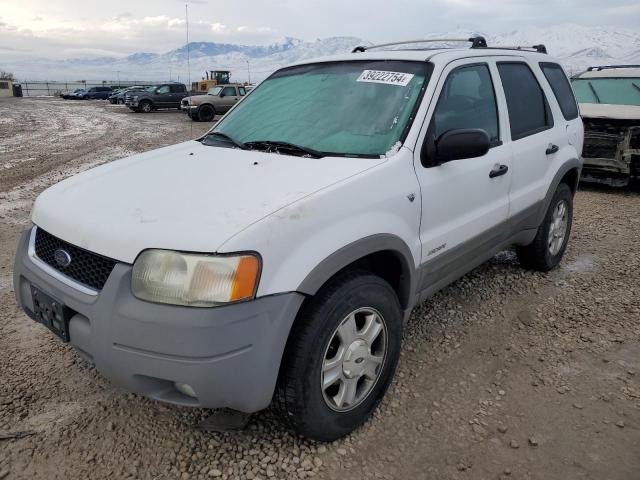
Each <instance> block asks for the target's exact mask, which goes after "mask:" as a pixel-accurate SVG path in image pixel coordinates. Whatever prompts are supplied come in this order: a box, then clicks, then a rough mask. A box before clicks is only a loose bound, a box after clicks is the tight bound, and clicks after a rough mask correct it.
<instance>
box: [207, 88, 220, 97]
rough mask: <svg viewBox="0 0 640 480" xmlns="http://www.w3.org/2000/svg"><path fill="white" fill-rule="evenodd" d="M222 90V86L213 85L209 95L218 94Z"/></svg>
mask: <svg viewBox="0 0 640 480" xmlns="http://www.w3.org/2000/svg"><path fill="white" fill-rule="evenodd" d="M221 91H222V87H211V88H210V89H209V91H208V92H207V95H218V94H219V93H220V92H221Z"/></svg>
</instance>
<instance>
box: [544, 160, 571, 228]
mask: <svg viewBox="0 0 640 480" xmlns="http://www.w3.org/2000/svg"><path fill="white" fill-rule="evenodd" d="M581 170H582V162H581V161H580V159H578V158H571V159H569V160H568V161H566V162H565V163H564V164H562V166H561V167H560V168H559V169H558V171H557V172H556V173H555V175H554V177H553V180H552V181H551V183H550V184H549V188H548V189H547V193H546V195H545V197H544V202H543V205H544V208H541V209H540V212H539V214H538V218H537V225H540V224H542V221H543V220H544V216H545V214H546V213H547V210H548V209H549V205H551V200H552V199H553V195H554V194H555V192H556V190H557V189H558V185H560V184H561V183H566V184H567V185H569V188H570V189H571V193H572V194H573V195H575V193H576V191H577V190H578V182H579V181H580V172H581Z"/></svg>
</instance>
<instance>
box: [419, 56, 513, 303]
mask: <svg viewBox="0 0 640 480" xmlns="http://www.w3.org/2000/svg"><path fill="white" fill-rule="evenodd" d="M495 75H496V71H495V64H493V62H492V61H490V60H488V59H487V60H485V59H481V61H480V62H478V59H477V58H476V59H473V60H461V61H457V62H453V63H451V64H449V65H448V66H447V67H446V68H445V69H444V70H443V72H442V74H441V75H440V78H439V79H438V85H437V87H436V93H435V96H434V99H437V102H432V106H431V107H430V109H429V113H428V117H427V118H430V121H429V124H428V128H427V129H426V132H425V133H423V135H422V137H421V138H422V139H424V138H425V136H426V137H427V138H428V139H431V141H432V142H434V143H433V144H436V143H437V140H438V138H439V137H440V136H441V135H442V134H443V133H445V132H447V131H450V130H454V129H478V128H480V129H483V130H485V131H486V132H487V134H488V135H489V139H490V145H491V148H490V149H489V151H488V153H487V154H485V155H484V156H482V157H476V158H467V159H462V160H454V161H450V162H446V163H443V164H441V165H438V166H432V167H424V166H423V165H422V163H421V160H420V151H421V149H420V148H419V147H420V146H421V145H423V142H422V141H420V142H419V143H418V146H419V147H418V148H416V151H415V169H416V173H417V175H418V179H419V181H420V188H421V198H422V218H421V225H420V239H421V242H422V265H423V267H422V269H421V272H422V279H421V285H420V287H421V290H423V291H425V293H429V292H430V291H432V290H436V289H437V288H439V287H441V286H442V285H444V284H446V283H449V282H450V281H451V280H453V279H455V278H457V277H458V276H460V275H461V274H463V273H464V272H466V271H468V270H469V269H471V268H473V267H474V266H475V265H477V264H479V263H481V262H482V261H484V260H485V259H486V254H487V252H490V251H491V250H492V249H493V248H495V247H496V246H498V245H499V244H500V243H501V242H502V241H504V239H505V238H506V236H507V234H508V230H507V219H508V215H509V187H510V181H511V171H510V169H511V150H510V148H509V146H508V145H503V143H502V138H503V135H504V131H501V127H502V125H501V124H500V122H499V112H500V111H502V110H503V108H504V106H503V104H502V103H503V102H502V101H499V100H498V97H497V95H496V88H495V87H494V84H495V83H496V77H495ZM433 104H435V107H434V106H433Z"/></svg>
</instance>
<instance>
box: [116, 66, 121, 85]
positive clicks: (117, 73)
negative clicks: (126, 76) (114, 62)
mask: <svg viewBox="0 0 640 480" xmlns="http://www.w3.org/2000/svg"><path fill="white" fill-rule="evenodd" d="M116 75H117V76H118V88H120V70H116Z"/></svg>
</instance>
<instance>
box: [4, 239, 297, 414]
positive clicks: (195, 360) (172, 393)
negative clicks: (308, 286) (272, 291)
mask: <svg viewBox="0 0 640 480" xmlns="http://www.w3.org/2000/svg"><path fill="white" fill-rule="evenodd" d="M29 236H30V229H29V230H27V231H26V232H25V233H24V234H23V236H22V238H21V240H20V244H19V246H18V251H17V254H16V261H15V268H14V288H15V292H16V298H17V301H18V304H19V305H20V307H21V308H22V309H23V310H24V311H25V312H26V313H27V314H28V315H29V316H31V317H33V301H32V298H31V291H30V285H35V286H36V287H37V288H39V289H40V290H42V291H43V292H45V293H47V294H48V295H51V296H52V297H54V298H56V299H57V300H59V301H61V302H63V303H64V304H65V305H66V306H67V307H69V308H71V309H72V310H73V312H74V313H73V316H72V317H71V319H70V321H69V336H70V343H71V344H72V345H73V346H74V347H75V348H76V349H77V350H78V351H79V353H80V354H81V355H82V356H83V357H85V358H87V359H88V360H89V361H91V362H93V363H94V364H95V366H96V368H97V370H98V371H99V372H100V373H101V374H102V375H104V376H105V377H107V378H108V379H109V380H111V381H112V382H113V383H115V384H117V385H120V386H122V387H124V388H126V389H128V390H130V391H133V392H136V393H140V394H142V395H145V396H147V397H150V398H152V399H155V400H160V401H163V402H168V403H174V404H178V405H188V406H197V407H205V408H221V407H227V408H232V409H235V410H240V411H243V412H255V411H258V410H261V409H263V408H266V407H267V406H268V405H269V403H270V402H271V398H272V396H273V391H274V388H275V384H276V380H277V376H278V370H279V368H280V361H281V358H282V353H283V351H284V346H285V343H286V340H287V337H288V335H289V331H290V329H291V325H292V323H293V319H294V318H295V316H296V314H297V312H298V309H299V308H300V305H301V304H302V300H303V298H304V297H303V296H302V295H301V294H298V293H286V294H281V295H273V296H268V297H263V298H259V299H256V300H252V301H248V302H243V303H238V304H235V305H229V306H224V307H217V308H191V307H180V306H172V305H161V304H155V303H150V302H145V301H142V300H139V299H137V298H135V297H134V296H133V294H132V293H131V265H128V264H124V263H118V264H116V266H115V268H114V269H113V271H112V272H111V275H110V276H109V279H108V280H107V282H106V284H105V286H104V288H103V289H102V290H101V291H100V292H98V293H97V294H96V295H91V294H89V293H86V292H82V291H80V290H78V289H76V288H73V287H71V286H69V285H67V284H66V283H65V282H63V281H61V280H60V279H58V278H56V277H54V276H52V275H51V274H50V273H48V272H46V271H45V270H43V269H42V268H40V267H39V266H38V265H37V264H36V263H34V261H33V260H32V258H31V257H30V256H29V248H28V247H29ZM67 282H68V281H67ZM70 373H71V372H70ZM176 384H187V385H189V386H190V387H191V388H192V389H193V391H194V392H195V395H196V397H195V398H194V397H191V396H188V395H185V394H184V393H181V391H179V390H178V389H177V388H176V386H175V385H176ZM182 391H184V390H182Z"/></svg>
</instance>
